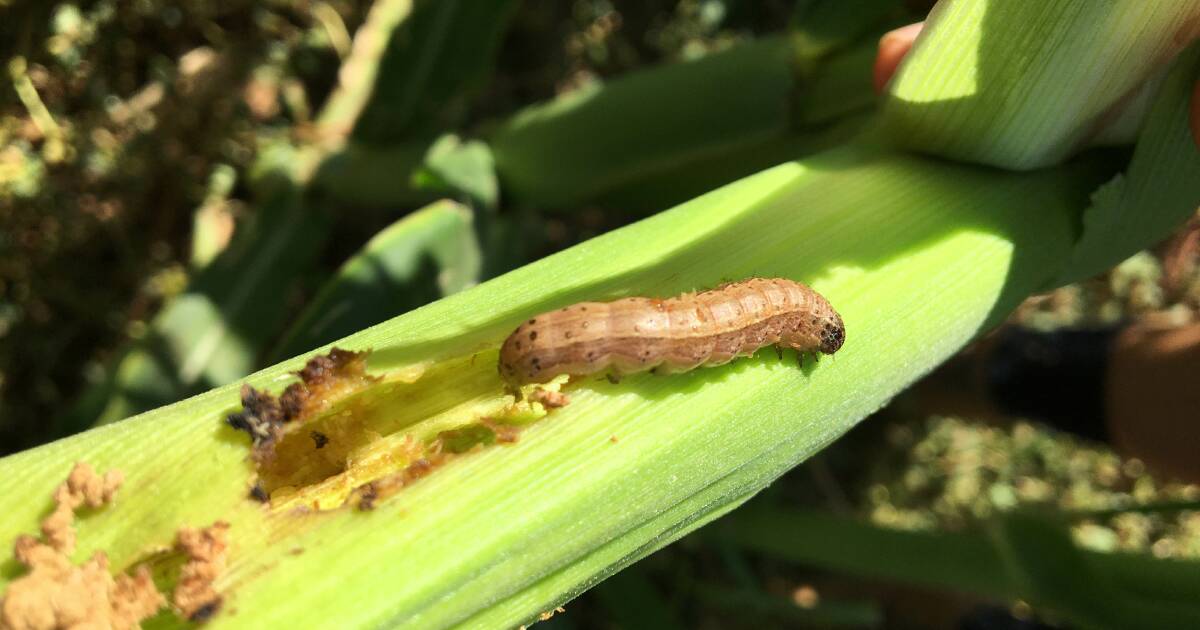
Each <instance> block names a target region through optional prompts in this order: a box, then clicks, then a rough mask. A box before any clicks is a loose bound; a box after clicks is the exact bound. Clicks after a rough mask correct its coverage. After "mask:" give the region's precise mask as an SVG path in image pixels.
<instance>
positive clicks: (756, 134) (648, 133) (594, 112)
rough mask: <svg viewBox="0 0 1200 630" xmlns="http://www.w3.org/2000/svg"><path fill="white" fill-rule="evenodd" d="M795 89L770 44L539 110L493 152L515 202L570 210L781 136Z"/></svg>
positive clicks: (498, 138)
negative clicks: (640, 183)
mask: <svg viewBox="0 0 1200 630" xmlns="http://www.w3.org/2000/svg"><path fill="white" fill-rule="evenodd" d="M794 88H795V76H794V70H793V67H792V50H791V47H790V45H789V44H788V41H787V39H786V38H785V37H780V36H777V37H769V38H765V39H762V40H759V41H755V42H752V43H749V44H743V45H740V46H736V47H734V48H732V49H730V50H726V51H722V52H719V53H714V54H712V55H709V56H707V57H704V58H702V59H700V60H698V61H693V62H687V63H679V64H673V65H668V66H664V67H661V68H653V69H650V70H646V71H642V72H636V73H632V74H630V75H627V76H625V77H621V78H619V79H617V80H614V81H612V82H610V83H608V84H606V85H603V86H593V87H590V88H584V89H581V90H578V91H576V92H572V93H570V94H567V95H566V96H564V97H562V98H559V99H557V100H555V101H552V102H550V103H547V104H543V105H536V106H533V107H531V108H528V109H526V110H525V111H523V112H520V113H519V114H518V115H516V116H515V117H513V118H512V119H511V120H509V121H508V122H507V123H505V124H504V126H502V127H501V128H500V129H499V130H498V131H497V132H496V133H495V135H494V136H493V137H492V139H491V142H490V144H491V146H492V150H493V152H494V153H495V157H496V168H497V170H498V171H499V174H500V181H501V184H502V185H503V186H504V189H505V192H506V193H510V194H512V195H513V198H514V199H515V200H517V201H518V202H521V203H525V204H534V205H543V206H552V207H554V206H567V205H573V204H576V203H578V202H580V201H584V200H589V199H593V198H595V197H597V196H601V195H603V194H604V193H608V192H611V191H613V190H616V189H619V188H622V187H625V186H630V185H635V184H637V183H639V182H642V181H645V180H646V179H652V178H654V177H656V176H657V175H659V174H661V173H663V172H667V171H672V170H675V169H677V168H681V167H686V165H688V164H690V163H693V162H696V161H700V160H704V159H707V158H709V157H711V156H714V155H720V154H723V153H726V152H731V151H736V150H738V149H740V148H748V147H754V146H757V145H759V144H761V143H763V142H765V141H767V140H771V139H774V138H778V137H780V136H782V135H784V134H785V133H786V132H787V131H788V130H789V124H790V123H789V109H790V101H789V99H790V96H791V93H792V90H793V89H794ZM581 147H586V148H587V150H586V151H581V150H580V148H581Z"/></svg>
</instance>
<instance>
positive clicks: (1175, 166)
mask: <svg viewBox="0 0 1200 630" xmlns="http://www.w3.org/2000/svg"><path fill="white" fill-rule="evenodd" d="M1197 80H1200V44H1193V45H1192V46H1191V48H1189V49H1188V50H1187V51H1185V52H1184V53H1183V54H1181V55H1180V56H1179V58H1178V59H1177V60H1176V61H1175V63H1174V65H1173V68H1172V70H1171V72H1170V74H1169V75H1168V76H1167V79H1166V81H1165V82H1164V83H1163V84H1162V86H1161V87H1160V88H1159V92H1158V95H1157V96H1156V97H1155V101H1154V105H1153V107H1152V108H1151V110H1150V112H1149V114H1148V116H1147V118H1146V121H1145V127H1144V129H1143V130H1142V132H1141V134H1140V135H1139V137H1138V142H1137V146H1136V147H1135V149H1134V154H1133V159H1132V161H1131V162H1130V164H1129V168H1128V169H1127V170H1126V172H1124V173H1122V174H1121V175H1118V176H1117V177H1116V178H1115V179H1113V180H1112V181H1111V182H1109V183H1108V184H1106V185H1104V186H1103V187H1101V188H1100V189H1099V190H1098V191H1096V194H1095V195H1094V199H1093V206H1092V207H1091V208H1090V209H1089V210H1088V212H1087V214H1085V215H1084V217H1083V220H1084V232H1083V237H1082V238H1081V239H1080V241H1079V243H1078V244H1077V245H1076V246H1075V253H1074V256H1073V259H1072V261H1071V265H1070V267H1069V268H1068V269H1067V270H1066V271H1065V272H1064V274H1063V278H1062V279H1061V280H1060V281H1061V282H1062V283H1064V284H1065V283H1068V282H1075V281H1078V280H1082V279H1084V278H1088V277H1090V276H1093V275H1095V274H1097V273H1100V272H1101V271H1103V270H1105V269H1109V268H1111V267H1113V266H1115V265H1116V264H1117V263H1119V262H1121V261H1122V260H1125V259H1126V258H1128V257H1129V256H1132V255H1133V254H1134V253H1136V252H1138V251H1140V250H1142V249H1145V248H1147V247H1150V246H1152V245H1154V244H1155V243H1157V242H1158V241H1160V240H1162V239H1163V238H1165V237H1166V236H1167V235H1168V234H1169V233H1170V231H1171V230H1172V229H1174V228H1175V227H1176V226H1178V225H1180V224H1182V223H1183V222H1184V221H1186V220H1187V219H1188V217H1190V216H1192V214H1193V213H1194V212H1195V210H1196V208H1197V207H1200V176H1197V174H1200V148H1198V147H1197V146H1196V143H1195V141H1193V140H1192V137H1191V134H1190V133H1189V132H1188V128H1187V124H1188V122H1187V121H1188V103H1189V99H1190V97H1191V91H1192V86H1193V85H1194V84H1195V83H1196V81H1197Z"/></svg>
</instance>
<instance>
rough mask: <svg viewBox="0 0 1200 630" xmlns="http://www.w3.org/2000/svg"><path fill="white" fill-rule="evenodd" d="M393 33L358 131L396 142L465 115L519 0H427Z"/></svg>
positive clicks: (358, 135) (362, 137) (363, 138)
mask: <svg viewBox="0 0 1200 630" xmlns="http://www.w3.org/2000/svg"><path fill="white" fill-rule="evenodd" d="M413 4H414V5H415V6H414V7H413V10H412V14H411V15H410V16H409V19H408V20H407V21H406V22H404V23H403V24H402V25H401V26H400V27H399V28H397V29H396V30H394V31H392V32H391V33H389V34H388V35H389V36H390V40H389V41H388V45H387V49H386V50H385V51H384V53H383V55H382V56H381V57H380V59H379V67H378V70H377V72H378V78H377V80H376V81H375V85H374V88H373V93H372V95H371V99H370V101H369V102H368V103H367V104H366V107H365V109H364V110H363V112H362V115H361V117H360V118H359V120H358V122H357V124H356V125H355V127H354V133H353V136H352V137H353V139H354V140H355V141H358V142H365V143H369V144H392V143H395V142H399V141H403V140H407V139H410V138H412V137H414V136H416V137H422V136H426V135H429V134H430V132H433V131H437V130H439V129H446V128H449V127H451V126H452V125H454V124H456V123H457V122H458V119H459V118H461V117H462V114H463V113H465V111H466V107H465V106H466V104H467V103H466V101H465V99H466V97H468V96H470V95H471V92H473V91H474V90H475V89H477V88H479V87H481V86H480V83H481V82H482V81H483V79H484V78H486V76H487V74H488V73H489V72H490V70H491V68H492V62H493V58H494V56H495V52H496V48H497V47H498V46H499V44H500V39H501V37H502V36H503V35H504V32H505V30H506V28H507V26H508V22H509V18H510V17H511V16H512V14H513V11H514V10H515V8H516V6H517V4H518V3H517V2H516V0H424V1H417V2H414V3H413Z"/></svg>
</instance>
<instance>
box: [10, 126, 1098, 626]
mask: <svg viewBox="0 0 1200 630" xmlns="http://www.w3.org/2000/svg"><path fill="white" fill-rule="evenodd" d="M1110 174H1111V170H1110V167H1109V166H1107V165H1106V164H1104V163H1103V162H1096V161H1088V162H1086V163H1080V164H1074V165H1069V166H1065V167H1062V168H1059V169H1052V170H1047V171H1043V172H1037V173H1030V174H1025V175H1017V174H1006V173H1002V172H997V171H991V170H983V169H978V168H974V167H969V166H957V165H953V164H949V163H945V162H940V161H933V160H924V159H920V158H914V157H909V156H905V155H903V154H897V153H891V152H888V151H885V150H882V149H879V148H876V147H874V146H872V145H870V144H866V143H863V144H858V145H851V146H848V147H846V148H843V149H839V150H836V151H832V152H828V153H823V154H821V155H818V156H814V157H812V158H809V159H807V160H804V161H802V162H796V163H789V164H785V165H781V166H779V167H776V168H774V169H771V170H768V171H765V172H763V173H760V174H758V175H755V176H753V177H750V178H747V179H744V180H741V181H739V182H737V183H735V184H732V185H729V186H726V187H724V188H721V189H719V190H717V191H714V192H713V193H710V194H708V195H705V196H703V197H700V198H698V199H696V200H693V201H691V202H688V203H686V204H683V205H681V206H679V207H677V208H675V209H673V210H671V211H668V212H665V213H662V214H660V215H657V216H655V217H652V218H650V219H646V220H644V221H642V222H640V223H637V224H635V225H632V226H629V227H627V228H624V229H621V230H618V231H615V232H612V233H609V234H606V235H604V236H601V237H599V238H596V239H593V240H591V241H588V242H586V243H583V244H581V245H579V246H576V247H574V248H572V249H570V250H567V251H564V252H562V253H560V254H557V255H554V256H551V257H549V258H547V259H544V260H542V261H539V262H537V263H534V264H532V265H529V266H527V267H524V268H522V269H519V270H517V271H514V272H512V273H509V274H507V275H504V276H502V277H500V278H497V279H495V280H492V281H489V282H487V283H485V284H482V285H480V286H478V287H475V288H473V289H469V290H467V291H463V292H461V293H458V294H455V295H452V296H450V297H448V298H445V299H443V300H440V301H438V302H435V303H434V304H431V305H429V306H426V307H424V308H420V309H417V310H416V311H413V312H411V313H408V314H406V315H403V316H400V317H399V318H396V319H393V320H391V321H389V322H385V323H383V324H380V325H379V326H376V327H374V328H371V329H368V330H366V331H363V332H361V333H358V334H356V335H354V336H352V337H349V338H347V339H344V340H341V341H339V342H338V345H339V346H340V347H344V348H348V349H352V350H366V349H371V350H372V354H371V355H370V361H369V367H370V369H371V371H372V373H374V374H376V375H379V376H380V377H381V378H383V380H382V381H381V382H379V383H377V384H375V385H373V386H371V387H368V388H367V389H365V390H362V391H360V392H358V393H356V394H354V395H353V396H351V397H350V398H349V399H347V400H345V401H344V406H339V407H334V408H332V409H330V410H329V412H328V414H326V415H323V416H321V417H319V418H316V419H315V420H314V422H318V423H320V426H322V427H324V428H325V429H327V430H329V431H330V433H331V434H332V435H334V436H335V437H336V439H338V440H344V441H347V442H349V443H353V444H354V445H355V446H356V447H357V448H358V450H356V451H355V452H356V453H359V455H361V456H362V457H364V458H365V457H367V456H368V455H374V456H376V457H375V459H373V460H371V461H375V462H378V461H385V462H386V461H387V460H388V458H389V457H395V451H394V450H392V449H393V448H394V446H393V445H396V444H399V443H403V442H404V441H405V440H407V439H409V438H410V437H411V438H413V439H419V440H423V439H428V438H430V437H431V436H434V435H438V434H439V432H441V431H444V430H447V429H454V428H457V427H469V426H472V424H473V423H477V422H478V421H479V418H480V417H481V416H493V417H494V416H495V414H504V413H508V412H506V411H505V410H506V409H510V405H511V398H510V397H509V396H507V395H506V394H505V393H504V391H503V388H502V385H501V383H500V381H499V378H498V376H497V374H496V371H495V360H496V348H497V346H498V344H499V343H500V341H501V340H502V339H503V338H504V336H505V335H507V334H508V332H510V331H511V330H512V328H513V327H514V326H515V325H516V324H517V323H518V322H520V321H521V320H523V319H525V318H527V317H529V316H530V315H532V314H535V313H538V312H541V311H544V310H547V309H550V308H554V307H558V306H562V305H564V304H568V303H571V302H573V301H577V300H581V299H605V298H613V297H618V296H622V295H631V294H650V295H655V294H657V295H670V294H674V293H678V292H680V291H683V290H690V289H694V288H698V287H703V286H711V285H713V284H716V283H718V282H719V281H720V280H721V279H723V278H738V277H744V276H747V275H780V276H787V277H791V278H796V279H799V280H803V281H806V282H809V283H810V284H812V286H814V287H815V288H816V289H817V290H819V291H821V292H822V293H823V294H825V295H826V296H827V297H828V298H829V299H830V300H831V301H832V302H833V304H834V305H835V306H836V307H837V308H838V310H839V311H840V312H841V314H842V316H843V318H844V320H845V321H846V325H847V330H848V340H847V342H846V345H845V346H844V347H843V349H842V350H841V351H840V352H839V353H838V355H837V356H836V357H835V358H834V359H833V360H832V361H823V362H822V363H821V364H820V365H818V366H815V367H814V366H812V365H809V366H808V367H806V368H804V369H801V368H798V367H797V366H796V365H795V364H794V363H792V362H791V361H784V362H780V361H778V360H777V359H776V358H775V356H774V354H773V353H761V354H760V355H759V356H758V357H757V358H754V359H752V360H746V361H741V362H739V363H736V364H733V365H728V366H725V367H722V368H715V369H706V370H697V371H694V372H690V373H687V374H682V375H675V376H669V377H654V376H651V375H641V376H636V377H629V378H626V379H625V380H624V381H622V382H621V383H620V384H617V385H614V384H610V383H607V382H604V381H599V382H597V381H594V380H590V379H582V380H580V381H579V382H577V383H573V384H571V385H570V386H569V388H568V390H567V391H568V393H569V395H570V396H571V398H572V401H571V403H570V404H569V405H568V406H566V407H565V408H562V409H559V410H557V411H555V412H554V413H551V414H549V415H548V416H545V417H541V418H540V419H539V418H538V416H537V414H534V416H533V417H531V418H528V419H527V424H525V425H524V426H525V428H524V429H523V432H522V434H521V438H520V440H519V442H518V443H516V444H513V445H507V446H504V445H494V446H490V447H485V448H483V449H482V450H481V451H479V452H473V453H468V454H465V455H462V456H461V457H458V458H456V459H454V460H452V461H450V462H449V463H448V464H446V465H444V466H443V467H441V468H439V469H437V470H434V471H433V472H432V473H431V474H430V475H428V476H427V477H425V478H423V479H421V480H420V481H417V482H415V483H413V484H411V485H410V486H408V487H405V488H404V489H403V490H401V491H400V492H399V493H398V494H396V495H395V496H392V497H391V498H388V499H386V500H381V501H380V502H379V503H378V505H377V507H376V508H375V510H374V511H372V512H368V513H360V512H357V511H353V510H351V509H348V508H341V509H330V508H335V506H337V505H338V504H340V503H341V501H342V500H343V499H344V498H345V497H346V496H348V495H347V493H348V492H349V491H350V489H351V488H353V487H354V486H355V485H357V484H359V483H362V482H365V481H369V480H371V479H373V478H376V477H377V476H378V475H381V474H386V473H388V472H395V467H396V466H402V465H403V463H402V462H400V463H392V464H386V463H385V464H366V463H363V462H365V461H366V460H365V459H361V458H357V459H356V458H350V459H348V460H346V461H345V462H344V463H343V464H342V465H341V466H334V467H333V468H331V469H328V470H324V471H321V472H319V474H313V475H311V476H309V477H303V478H298V479H296V480H294V482H293V485H291V486H289V487H279V488H277V489H276V490H275V492H274V493H273V494H272V500H271V501H272V502H271V506H270V507H263V506H261V505H260V504H258V503H255V502H252V501H250V500H248V499H247V498H246V492H247V489H248V488H249V486H250V483H251V470H250V467H249V466H248V464H247V461H246V456H247V445H246V440H245V439H244V438H243V437H242V436H240V435H237V434H234V433H233V431H232V430H231V429H229V428H228V427H226V426H224V425H223V424H222V422H221V421H222V418H223V416H224V414H226V413H228V412H229V411H231V410H234V409H236V408H237V402H238V392H237V390H238V385H230V386H227V387H223V388H220V389H217V390H214V391H211V392H209V393H207V394H203V395H201V396H198V397H195V398H192V399H190V400H187V401H183V402H181V403H178V404H175V405H172V406H169V407H164V408H161V409H159V410H156V411H154V412H150V413H148V414H145V415H142V416H139V417H137V418H133V419H130V420H129V421H126V422H122V423H119V424H114V425H111V426H107V427H103V428H100V429H97V430H93V431H91V432H88V433H85V434H82V435H79V436H75V437H72V438H68V439H65V440H62V441H59V442H55V443H53V444H49V445H46V446H44V447H41V448H38V449H34V450H31V451H27V452H25V453H21V454H17V455H14V456H10V457H7V458H5V459H3V460H0V510H2V511H3V512H4V513H6V514H7V515H8V518H7V519H5V521H4V522H3V523H0V539H11V538H12V537H14V536H15V535H16V534H17V533H19V532H24V531H32V530H34V529H35V528H36V520H37V519H38V518H39V517H40V516H41V515H42V514H43V513H44V510H45V505H46V503H45V502H43V501H48V497H49V495H50V491H51V490H52V488H53V487H54V485H55V484H56V483H58V482H59V481H60V480H61V479H62V477H63V475H65V474H66V471H67V470H68V469H69V468H70V464H71V462H73V461H76V460H79V459H85V460H88V461H89V462H90V463H92V464H93V465H94V466H97V467H99V468H101V469H105V468H108V467H112V466H116V467H120V468H121V469H123V470H124V471H125V473H126V476H127V479H128V481H127V482H126V484H125V486H124V487H123V489H122V491H121V492H122V494H121V496H120V499H119V501H118V503H117V505H115V506H113V507H112V508H111V509H108V510H106V511H103V512H100V513H97V514H94V515H92V516H91V517H90V518H89V519H88V520H87V521H86V522H85V523H84V525H83V527H82V530H83V531H82V536H81V543H80V551H79V553H80V556H81V557H83V556H84V555H86V554H90V553H91V552H92V551H94V550H96V549H106V550H107V551H108V552H109V554H110V557H112V559H113V565H114V567H115V568H121V567H126V566H130V565H132V564H135V563H136V562H138V561H139V560H141V559H145V558H147V557H148V554H150V553H151V550H152V549H155V548H156V547H157V546H160V545H166V544H169V541H170V540H171V538H172V536H173V532H174V530H175V528H177V527H179V526H180V525H185V524H186V525H197V524H207V523H210V522H212V521H213V520H216V519H223V520H226V521H228V522H230V523H231V525H232V528H231V530H230V531H231V536H232V537H233V540H234V551H233V554H232V557H231V559H230V565H229V570H228V572H227V574H226V575H224V576H222V578H221V579H220V580H219V582H218V587H219V588H220V589H221V590H222V591H223V593H224V594H225V596H226V598H227V601H228V608H226V609H224V610H223V611H222V612H221V613H219V614H218V615H217V616H216V617H215V618H214V619H213V620H212V622H211V623H212V624H213V626H214V627H241V626H247V627H250V626H253V627H262V626H282V625H288V624H292V625H295V624H301V625H306V626H310V627H311V626H320V625H329V626H333V625H337V626H340V627H345V626H360V625H376V626H378V625H390V626H401V627H422V628H426V627H446V626H452V625H456V624H465V625H470V626H476V627H479V626H485V627H495V626H511V625H515V624H518V623H521V622H524V621H530V620H532V619H534V618H536V616H537V614H538V613H539V612H540V611H543V610H547V609H550V608H553V607H554V606H555V605H558V604H560V603H562V602H564V601H565V600H566V599H568V598H569V597H571V596H572V595H574V594H576V593H578V592H580V591H581V590H583V589H585V588H586V587H587V586H589V585H591V584H594V583H595V582H596V581H598V580H600V579H603V577H605V576H607V575H609V574H611V573H612V572H614V571H616V570H618V569H620V568H621V567H623V566H625V565H627V564H629V563H630V562H633V561H634V560H636V559H637V558H640V557H642V556H644V555H646V554H647V553H649V552H651V551H653V550H654V549H657V548H659V547H661V546H663V545H665V544H667V543H669V542H670V541H672V540H674V539H676V538H678V537H679V536H681V535H683V534H685V533H686V532H688V531H691V530H693V529H695V528H696V527H699V526H701V525H703V524H704V523H706V522H709V521H711V520H712V519H714V518H716V517H718V516H720V515H721V514H724V513H726V512H728V511H729V510H731V509H733V508H734V507H736V506H737V505H739V504H740V503H741V502H743V501H745V500H746V499H747V498H748V497H750V496H752V495H753V494H754V493H755V492H757V491H758V490H759V489H761V488H762V487H763V486H765V485H766V484H768V483H769V482H770V481H771V480H773V479H775V478H777V477H778V476H779V475H781V474H782V473H783V472H785V471H786V470H788V469H789V468H791V467H792V466H794V465H796V464H797V463H798V462H800V461H802V460H803V459H805V458H806V457H808V456H809V455H811V454H813V453H815V452H816V451H818V450H819V449H821V448H822V447H823V446H824V445H826V444H828V443H829V442H830V441H831V440H833V439H835V438H836V437H838V436H839V435H841V434H842V433H843V432H845V431H846V430H847V429H849V428H850V427H851V426H853V424H854V423H855V422H857V421H858V420H859V419H861V418H862V417H864V416H865V415H867V414H868V413H870V412H872V411H874V410H875V409H877V408H879V407H880V406H881V405H883V404H884V403H885V402H886V401H887V400H888V399H889V398H890V397H891V396H893V395H894V394H895V393H896V392H898V391H899V390H900V389H902V388H903V387H905V386H906V385H907V384H908V383H910V382H912V380H914V379H915V378H917V377H919V376H920V375H921V374H923V373H925V372H927V371H929V370H930V369H931V368H932V367H934V366H935V365H937V364H938V363H939V362H940V361H942V360H943V359H944V358H946V357H947V356H949V355H950V354H952V353H953V352H955V351H956V350H957V349H958V348H959V347H961V346H962V345H963V344H964V343H966V342H967V341H968V340H970V339H971V338H972V337H974V336H975V335H976V334H978V333H979V332H980V331H981V330H983V329H986V328H987V327H988V326H990V325H992V324H994V323H995V322H997V321H999V319H1000V318H1002V317H1003V316H1004V315H1005V314H1006V313H1007V312H1008V311H1009V310H1011V308H1013V306H1014V305H1015V304H1016V303H1018V301H1019V300H1021V299H1022V298H1024V297H1025V296H1026V295H1028V293H1029V292H1030V291H1032V290H1034V289H1035V288H1036V287H1038V286H1041V285H1043V284H1044V283H1045V282H1047V280H1048V279H1049V278H1051V277H1053V276H1054V274H1055V273H1057V271H1058V270H1059V269H1061V267H1062V265H1063V264H1064V263H1065V257H1066V255H1067V253H1068V252H1069V250H1070V245H1071V244H1072V243H1073V242H1074V239H1075V238H1076V233H1075V230H1074V226H1075V225H1076V222H1077V215H1078V212H1080V210H1081V209H1082V208H1083V207H1084V204H1085V197H1086V192H1087V191H1088V190H1091V189H1092V188H1093V187H1094V186H1095V185H1096V183H1097V182H1099V181H1103V179H1105V178H1107V177H1108V176H1109V175H1110ZM768 355H769V356H768ZM300 365H301V360H300V359H297V360H292V361H287V362H284V363H282V364H280V365H277V366H275V367H273V368H270V369H268V370H264V371H263V372H260V373H258V374H255V375H253V376H252V377H249V378H248V379H247V380H248V382H250V383H252V384H254V385H255V386H256V387H259V388H266V389H268V390H271V391H279V389H280V388H281V387H282V386H283V385H284V384H285V383H287V382H289V381H290V380H291V377H289V376H288V374H287V373H288V371H291V370H295V369H297V368H298V367H299V366H300ZM355 410H357V411H355ZM343 412H345V413H343ZM298 435H299V437H302V438H305V439H307V438H306V436H304V435H303V434H298ZM302 443H303V442H302V441H300V442H295V443H294V446H298V445H300V444H302ZM381 458H382V459H381ZM299 461H309V460H299ZM335 463H336V462H335ZM37 496H44V497H47V499H44V500H43V501H38V500H31V497H37ZM304 506H309V507H307V508H305V507H304ZM5 566H7V567H8V568H7V569H6V570H5V572H4V574H3V575H4V578H5V579H11V578H12V577H13V575H14V573H15V568H14V567H12V565H11V564H10V565H5ZM297 579H302V585H300V586H298V584H297ZM230 610H236V614H231V613H230V612H229V611H230ZM314 611H319V614H320V615H322V617H321V618H320V619H314V617H313V615H314ZM335 620H336V621H335Z"/></svg>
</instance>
